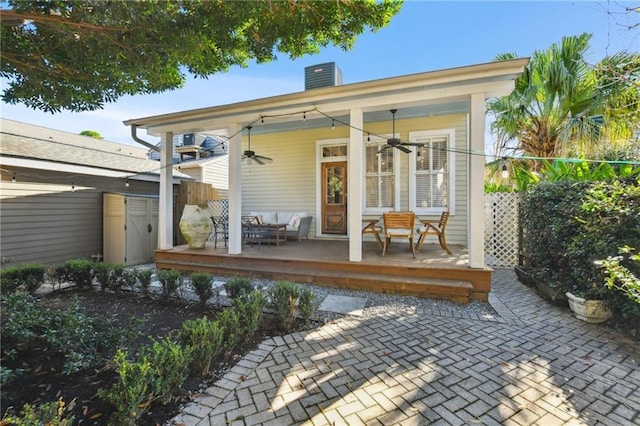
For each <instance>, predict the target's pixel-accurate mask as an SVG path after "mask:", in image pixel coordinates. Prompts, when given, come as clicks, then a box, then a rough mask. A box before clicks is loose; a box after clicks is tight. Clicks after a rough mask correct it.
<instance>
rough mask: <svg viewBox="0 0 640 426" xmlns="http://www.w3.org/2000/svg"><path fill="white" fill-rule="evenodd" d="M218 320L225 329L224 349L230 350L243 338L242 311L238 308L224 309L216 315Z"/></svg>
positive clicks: (223, 329) (223, 337)
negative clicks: (241, 326) (241, 327)
mask: <svg viewBox="0 0 640 426" xmlns="http://www.w3.org/2000/svg"><path fill="white" fill-rule="evenodd" d="M216 322H218V324H220V327H221V328H222V331H223V336H222V350H223V351H226V352H228V351H230V350H231V349H232V348H233V347H235V346H236V345H237V344H238V343H240V342H241V341H242V338H243V335H242V330H240V313H239V312H238V310H237V309H236V308H227V309H224V310H222V312H220V313H219V314H218V316H217V317H216Z"/></svg>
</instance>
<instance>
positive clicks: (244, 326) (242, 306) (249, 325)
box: [233, 290, 267, 339]
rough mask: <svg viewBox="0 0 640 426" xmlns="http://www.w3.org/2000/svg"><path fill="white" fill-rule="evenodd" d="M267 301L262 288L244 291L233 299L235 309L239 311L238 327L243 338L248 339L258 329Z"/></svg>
mask: <svg viewBox="0 0 640 426" xmlns="http://www.w3.org/2000/svg"><path fill="white" fill-rule="evenodd" d="M266 302H267V301H266V300H265V298H264V295H263V294H262V291H261V290H254V291H252V292H251V293H243V294H241V295H240V297H238V298H237V299H234V300H233V307H234V310H235V311H236V312H237V313H238V329H239V332H240V335H241V337H242V338H244V339H246V338H248V337H250V336H252V335H253V333H255V332H256V331H258V328H259V327H260V324H261V322H262V315H263V310H264V307H265V305H266Z"/></svg>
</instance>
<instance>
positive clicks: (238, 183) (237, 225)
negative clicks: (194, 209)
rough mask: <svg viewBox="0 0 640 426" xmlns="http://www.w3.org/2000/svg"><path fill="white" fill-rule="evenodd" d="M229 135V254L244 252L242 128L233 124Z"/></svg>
mask: <svg viewBox="0 0 640 426" xmlns="http://www.w3.org/2000/svg"><path fill="white" fill-rule="evenodd" d="M229 133H230V134H231V135H235V136H233V137H232V138H231V139H230V140H229V250H228V253H229V254H240V253H241V252H242V217H241V216H242V164H241V161H242V126H240V125H239V124H232V125H231V126H229Z"/></svg>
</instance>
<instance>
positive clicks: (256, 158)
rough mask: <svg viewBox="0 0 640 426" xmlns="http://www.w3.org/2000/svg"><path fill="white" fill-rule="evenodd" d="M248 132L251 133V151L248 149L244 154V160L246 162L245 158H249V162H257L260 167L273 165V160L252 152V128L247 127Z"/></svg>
mask: <svg viewBox="0 0 640 426" xmlns="http://www.w3.org/2000/svg"><path fill="white" fill-rule="evenodd" d="M247 131H248V132H249V149H247V150H246V151H245V152H244V153H243V154H242V159H243V160H244V159H245V158H247V159H249V160H253V161H255V162H256V163H258V164H260V165H263V164H269V163H272V162H273V158H269V157H264V156H262V155H258V154H256V153H255V152H254V151H251V126H247Z"/></svg>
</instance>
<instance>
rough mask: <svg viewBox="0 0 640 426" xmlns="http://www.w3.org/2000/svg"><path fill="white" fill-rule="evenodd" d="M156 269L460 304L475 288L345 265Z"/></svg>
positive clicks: (173, 263) (176, 264)
mask: <svg viewBox="0 0 640 426" xmlns="http://www.w3.org/2000/svg"><path fill="white" fill-rule="evenodd" d="M156 266H157V267H158V268H160V269H163V268H174V269H178V270H184V271H195V270H197V271H206V272H210V273H213V274H221V275H243V276H257V277H263V278H271V279H289V280H292V281H296V282H299V283H309V284H319V285H326V286H331V287H337V288H347V289H352V290H365V291H377V292H383V293H392V294H406V295H412V296H418V297H428V298H434V299H444V300H451V301H454V302H458V303H468V302H469V300H470V298H471V295H472V292H473V285H472V283H471V282H469V281H464V280H452V279H438V278H430V277H416V276H402V275H398V274H384V273H379V272H378V273H375V274H370V273H363V272H358V271H357V270H350V269H353V268H349V267H348V266H350V265H346V266H345V269H344V270H336V269H334V270H326V269H324V268H313V267H309V266H308V265H307V266H306V267H303V268H296V266H295V265H288V267H283V265H281V264H279V263H278V262H270V264H266V263H263V262H255V263H254V264H252V266H251V268H250V269H249V268H247V266H246V264H242V263H236V262H223V263H214V262H211V263H208V264H203V263H201V262H198V261H190V260H186V259H171V260H169V259H167V260H162V259H156Z"/></svg>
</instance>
